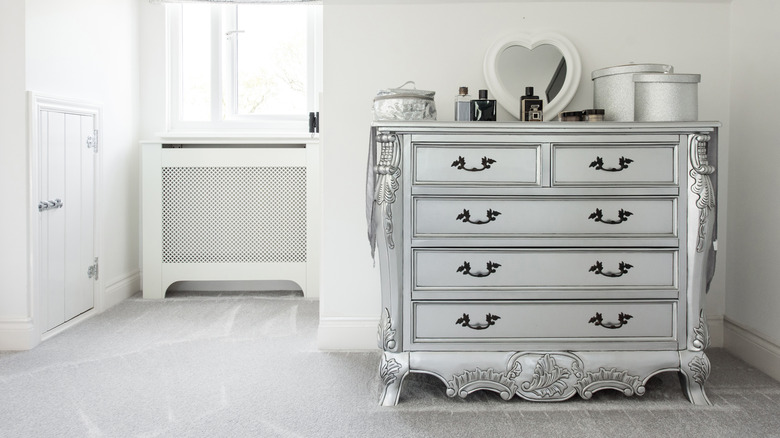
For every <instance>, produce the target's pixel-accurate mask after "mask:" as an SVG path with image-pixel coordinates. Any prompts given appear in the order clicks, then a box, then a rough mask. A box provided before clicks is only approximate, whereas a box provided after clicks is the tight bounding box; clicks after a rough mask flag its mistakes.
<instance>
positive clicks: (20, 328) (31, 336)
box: [0, 319, 40, 351]
mask: <svg viewBox="0 0 780 438" xmlns="http://www.w3.org/2000/svg"><path fill="white" fill-rule="evenodd" d="M38 342H40V335H39V334H38V331H37V330H36V327H35V324H33V322H32V320H31V319H25V320H20V321H0V351H20V350H29V349H31V348H33V347H35V346H36V345H38Z"/></svg>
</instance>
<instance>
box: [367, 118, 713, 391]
mask: <svg viewBox="0 0 780 438" xmlns="http://www.w3.org/2000/svg"><path fill="white" fill-rule="evenodd" d="M718 126H719V124H717V123H707V122H686V123H678V122H676V123H609V122H598V123H585V122H573V123H566V122H543V123H532V122H526V123H496V122H459V123H453V122H417V123H379V124H375V125H374V126H372V128H371V139H372V144H371V151H370V154H369V166H368V179H367V183H368V190H367V195H368V199H367V201H368V202H367V207H368V220H369V240H370V241H371V244H372V252H373V251H374V249H376V251H377V253H378V260H377V262H378V264H379V266H380V270H381V283H382V307H381V319H380V324H379V330H378V332H379V333H378V343H379V348H381V349H382V351H383V353H382V359H381V364H380V378H381V379H382V383H383V385H384V390H383V393H382V396H381V400H380V402H381V404H382V405H385V406H392V405H395V404H396V403H398V400H399V395H400V394H401V387H402V382H403V381H404V378H405V377H406V376H407V375H408V373H411V372H418V373H428V374H432V375H434V376H437V377H438V378H440V379H441V381H442V382H443V384H444V385H446V388H447V394H448V395H449V396H456V395H457V396H459V397H466V396H467V395H468V394H470V393H471V392H474V391H477V390H490V391H495V392H497V393H498V394H500V396H501V397H502V398H504V399H507V400H508V399H510V398H512V397H513V396H515V395H517V396H519V397H521V398H523V399H527V400H539V401H555V400H565V399H568V398H570V397H572V396H573V395H574V394H579V395H580V396H581V397H582V398H585V399H588V398H590V397H591V396H592V395H593V393H594V392H596V391H599V390H602V389H616V390H619V391H622V392H623V393H624V394H625V395H635V394H636V395H642V394H643V393H644V392H645V386H644V385H645V383H646V382H647V380H648V379H649V378H650V377H651V376H653V375H654V374H657V373H660V372H665V371H674V372H679V373H680V375H681V377H682V379H681V382H682V386H683V390H684V392H685V394H686V395H687V396H688V398H689V399H690V401H691V402H692V403H695V404H710V402H709V400H708V399H707V396H706V394H705V392H704V384H705V381H706V380H707V377H708V375H709V372H710V363H709V360H708V359H707V356H706V355H705V353H704V350H705V349H706V348H707V346H708V344H709V334H708V329H707V323H706V320H705V316H704V312H703V310H702V307H703V300H704V296H705V294H706V291H707V285H708V282H709V280H710V279H711V278H712V271H713V267H714V261H715V256H714V254H715V252H714V250H715V247H716V239H717V236H716V198H717V179H716V173H715V170H716V164H717V130H718Z"/></svg>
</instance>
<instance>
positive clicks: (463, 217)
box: [455, 208, 501, 225]
mask: <svg viewBox="0 0 780 438" xmlns="http://www.w3.org/2000/svg"><path fill="white" fill-rule="evenodd" d="M500 214H501V212H500V211H496V210H493V209H488V210H487V213H486V215H487V220H484V221H483V220H475V221H473V220H471V212H470V211H468V210H466V209H465V208H464V209H463V213H461V214H459V215H458V217H456V218H455V219H456V220H459V221H461V222H466V223H470V224H474V225H484V224H487V223H490V222H493V221H494V220H496V217H498V215H500Z"/></svg>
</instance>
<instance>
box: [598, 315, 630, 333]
mask: <svg viewBox="0 0 780 438" xmlns="http://www.w3.org/2000/svg"><path fill="white" fill-rule="evenodd" d="M631 318H633V316H631V315H629V314H628V313H622V312H621V313H619V314H618V323H617V324H615V323H613V322H604V318H603V317H602V316H601V313H599V312H596V316H594V317H592V318H591V319H590V320H589V321H588V324H594V325H597V326H601V327H604V328H607V329H619V328H620V327H623V326H624V325H626V324H628V320H629V319H631Z"/></svg>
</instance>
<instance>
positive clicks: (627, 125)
mask: <svg viewBox="0 0 780 438" xmlns="http://www.w3.org/2000/svg"><path fill="white" fill-rule="evenodd" d="M720 126H721V124H720V123H719V122H712V121H709V122H438V121H436V122H427V121H426V122H420V121H415V122H408V121H401V122H375V123H373V124H372V127H374V128H375V129H377V130H379V131H393V132H399V133H426V132H435V133H442V131H449V132H452V133H464V134H465V133H469V134H475V133H485V134H490V133H518V134H549V133H606V132H610V133H625V134H629V133H635V134H636V133H689V132H699V133H701V132H712V131H716V130H717V129H718V128H719V127H720Z"/></svg>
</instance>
